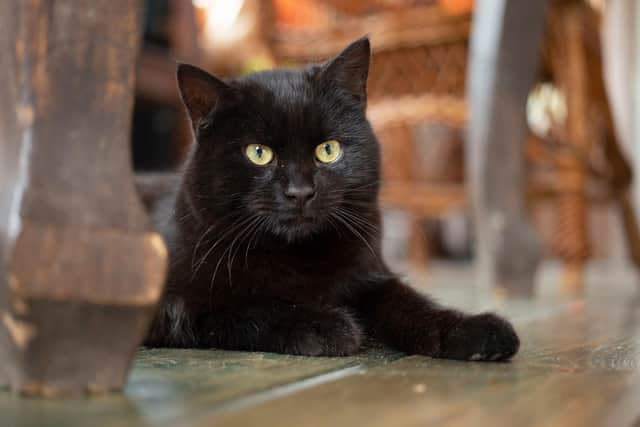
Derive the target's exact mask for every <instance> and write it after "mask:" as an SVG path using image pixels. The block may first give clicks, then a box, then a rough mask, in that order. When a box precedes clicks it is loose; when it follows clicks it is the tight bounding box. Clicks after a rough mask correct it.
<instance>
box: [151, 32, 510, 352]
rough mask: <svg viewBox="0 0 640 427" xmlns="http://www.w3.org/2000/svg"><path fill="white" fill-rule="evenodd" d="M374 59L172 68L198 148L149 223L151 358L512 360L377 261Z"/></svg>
mask: <svg viewBox="0 0 640 427" xmlns="http://www.w3.org/2000/svg"><path fill="white" fill-rule="evenodd" d="M369 57H370V46H369V40H368V39H366V38H363V39H360V40H357V41H355V42H354V43H352V44H351V45H349V46H348V47H347V48H346V49H345V50H344V51H343V52H342V53H340V54H339V55H338V56H337V57H335V58H334V59H332V60H331V61H329V62H327V63H324V64H320V65H311V66H308V67H306V68H303V69H300V70H287V69H276V70H271V71H264V72H259V73H254V74H250V75H247V76H245V77H242V78H238V79H233V80H229V81H228V82H226V83H224V82H222V81H220V80H218V79H217V78H215V77H213V76H211V75H209V74H207V73H206V72H204V71H202V70H200V69H198V68H196V67H193V66H190V65H180V66H179V67H178V84H179V87H180V93H181V95H182V99H183V101H184V104H185V105H186V108H187V111H188V113H189V116H190V118H191V122H192V124H193V130H194V133H195V137H196V140H197V144H195V147H194V148H193V150H192V152H191V154H190V157H189V158H188V160H187V162H186V165H185V169H184V173H183V174H182V177H181V179H180V182H179V184H178V186H177V187H176V190H175V191H174V192H172V193H171V194H169V195H168V197H166V198H165V199H164V200H163V201H161V202H159V203H158V204H157V206H156V211H155V213H154V217H155V220H156V223H157V225H158V226H159V227H160V228H161V230H162V231H163V234H164V235H165V237H166V239H167V242H168V245H169V249H170V254H171V265H170V271H169V278H168V283H167V288H166V292H165V296H164V300H163V303H162V306H161V308H160V310H159V312H158V315H157V317H156V319H155V321H154V324H153V326H152V328H151V331H150V333H149V336H148V339H147V342H146V344H147V345H149V346H169V347H203V348H209V347H217V348H224V349H233V350H258V351H270V352H278V353H290V354H304V355H316V356H317V355H327V356H329V355H349V354H353V353H355V352H357V351H358V349H359V348H360V345H361V342H362V340H363V337H364V336H371V337H372V338H375V339H377V340H379V341H382V342H383V343H385V344H387V345H389V346H392V347H395V348H397V349H399V350H402V351H404V352H407V353H417V354H424V355H428V356H432V357H442V358H451V359H461V360H506V359H509V358H510V357H512V356H513V355H514V354H515V353H516V352H517V351H518V347H519V340H518V337H517V335H516V334H515V332H514V330H513V328H512V327H511V325H510V324H509V323H508V322H507V321H505V320H503V319H501V318H500V317H497V316H495V315H493V314H480V315H475V316H471V315H466V314H463V313H460V312H458V311H454V310H451V309H447V308H443V307H441V306H438V305H437V304H435V303H434V302H432V301H430V300H429V299H427V298H426V297H424V296H422V295H420V294H419V293H418V292H416V291H414V290H412V289H411V288H410V287H408V286H406V285H405V284H403V283H401V282H400V280H398V278H396V276H394V275H393V274H392V273H391V272H390V271H389V269H388V268H387V266H386V265H385V263H384V261H383V260H382V258H381V251H380V212H379V208H378V186H379V182H380V181H379V180H380V153H379V147H378V142H377V141H376V137H375V135H374V134H373V132H372V130H371V126H370V125H369V123H368V122H367V119H366V118H365V107H366V82H367V74H368V69H369Z"/></svg>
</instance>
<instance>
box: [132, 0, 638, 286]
mask: <svg viewBox="0 0 640 427" xmlns="http://www.w3.org/2000/svg"><path fill="white" fill-rule="evenodd" d="M552 3H553V2H552ZM556 3H563V2H556ZM564 3H567V2H564ZM570 3H572V4H573V6H576V5H578V6H577V10H578V11H579V13H575V14H573V15H571V16H570V17H569V18H568V19H571V20H574V21H575V22H574V24H576V25H578V26H580V28H582V29H583V31H582V33H581V34H582V36H581V37H582V40H581V41H580V43H582V45H583V46H585V49H586V50H585V52H587V57H586V58H587V60H586V61H582V62H581V63H578V65H577V66H578V67H581V66H582V67H586V68H587V70H586V71H585V72H584V73H583V74H584V75H593V74H594V73H595V74H598V73H600V74H602V67H604V68H605V69H606V70H607V71H608V74H607V76H609V77H608V79H609V81H608V83H607V84H608V90H609V95H610V101H609V102H610V104H611V110H612V111H613V115H614V116H615V118H616V123H617V124H618V126H617V129H613V121H612V120H607V119H606V118H607V117H608V116H609V115H610V111H609V106H608V105H605V106H604V107H602V105H603V102H602V99H590V98H589V97H590V96H592V94H591V93H589V94H587V93H585V94H582V95H583V97H584V98H586V99H585V100H584V102H583V103H584V105H586V106H588V109H589V111H587V112H585V111H586V110H585V111H582V112H579V113H578V114H582V117H583V119H584V120H587V121H590V120H593V123H594V125H593V126H592V127H591V129H592V130H593V132H590V133H589V135H588V139H589V141H588V143H585V142H584V141H574V140H573V139H572V138H571V131H570V129H569V128H568V126H571V121H572V119H571V113H572V112H571V111H569V109H568V107H567V105H568V101H567V97H568V96H571V94H570V93H568V92H567V87H570V85H569V84H568V82H567V80H568V79H570V78H571V74H570V73H564V72H563V71H562V70H563V69H567V68H571V67H572V66H573V64H574V63H572V62H567V57H568V49H569V48H568V47H567V43H569V42H568V41H566V40H565V39H564V38H563V36H562V34H563V33H562V31H558V28H560V27H562V28H564V27H565V26H567V25H569V24H567V21H566V19H567V18H566V16H565V17H563V19H562V20H559V19H554V17H553V14H554V11H553V9H554V8H553V7H552V8H551V10H550V11H549V15H550V17H549V18H548V22H547V27H548V28H547V30H546V31H545V36H544V41H543V44H542V48H541V52H539V54H540V55H541V56H542V61H541V62H542V65H541V67H540V70H539V77H538V78H537V81H536V84H535V85H534V87H533V88H532V90H531V93H530V96H529V100H528V102H527V122H528V124H529V136H528V137H527V140H526V141H523V143H524V144H525V145H526V149H525V153H526V166H527V184H526V187H527V190H526V192H527V194H526V198H527V206H528V209H529V213H530V214H531V217H532V220H533V223H534V225H535V229H536V231H537V232H538V234H539V235H540V236H541V239H542V241H543V250H544V257H545V260H546V263H545V265H546V266H548V267H549V268H547V269H546V270H545V269H543V272H542V274H543V275H544V274H550V275H554V274H556V270H557V271H559V270H560V269H559V268H556V267H559V266H562V265H576V264H577V265H580V268H585V269H593V270H594V271H596V272H597V274H599V275H601V276H602V275H605V276H606V275H608V274H610V272H611V271H613V270H615V271H616V274H618V277H620V275H623V276H624V275H625V274H626V275H628V278H629V280H630V281H632V280H635V272H634V271H633V269H631V268H629V265H630V264H631V263H630V261H629V260H630V258H631V257H632V256H633V247H632V246H633V245H630V244H629V242H628V240H629V239H628V238H629V233H630V232H629V228H628V227H627V228H625V227H623V226H625V224H626V225H627V226H628V225H629V218H630V217H629V212H631V215H633V206H634V203H633V201H630V205H628V206H626V208H624V209H620V206H619V205H618V204H616V203H614V201H615V197H616V194H617V193H616V192H619V190H620V188H622V187H624V186H626V185H628V184H629V182H628V181H629V180H630V171H629V170H627V169H628V167H630V166H629V165H632V164H633V162H634V154H633V149H632V147H630V145H629V143H628V141H630V140H631V139H632V138H631V133H632V132H633V126H632V122H633V121H632V120H631V117H632V116H633V112H634V110H633V108H632V106H633V105H634V104H633V102H632V99H631V98H632V95H631V91H630V89H629V84H630V83H629V82H630V79H631V78H630V77H629V76H628V75H626V77H625V73H628V72H629V71H628V68H627V67H625V66H624V64H625V62H624V60H625V59H624V58H626V57H627V56H628V55H627V53H629V49H632V47H633V46H634V45H635V44H633V43H632V41H629V38H628V37H627V38H624V37H622V36H621V32H624V31H625V30H624V29H625V27H624V25H622V26H620V25H616V26H615V28H607V25H606V21H607V16H610V15H612V14H615V13H618V14H620V12H616V11H615V10H610V9H611V8H613V7H615V6H613V5H612V4H613V3H616V2H610V3H607V4H605V2H604V1H595V0H594V1H587V0H585V1H572V2H570ZM617 3H618V4H620V3H624V1H621V2H617ZM627 3H629V2H627ZM631 3H633V2H631ZM620 10H623V9H620ZM473 11H474V2H473V1H472V0H370V1H350V0H332V1H331V0H322V1H321V0H193V1H191V0H146V18H145V30H144V47H143V50H142V54H141V56H140V59H139V64H138V73H137V75H138V79H137V91H136V103H135V113H134V126H133V142H134V149H133V157H134V164H135V168H136V169H137V170H138V171H156V170H165V169H168V168H173V167H176V166H177V165H178V164H179V163H180V161H181V159H182V158H183V156H184V155H185V153H186V151H187V150H188V147H189V144H190V143H191V136H190V130H189V126H188V123H187V122H186V117H185V114H184V112H183V109H182V107H181V105H180V101H179V98H178V94H177V90H176V85H175V81H174V70H175V62H174V61H175V60H179V61H183V62H189V63H193V64H196V65H199V66H201V67H203V68H205V69H207V70H209V71H211V72H213V73H215V74H217V75H218V76H221V77H224V76H231V75H238V74H243V73H247V72H251V71H254V70H259V69H265V68H270V67H274V66H294V65H296V64H301V63H307V62H313V61H321V60H324V59H326V58H328V57H330V56H332V55H334V54H335V53H337V52H338V51H339V50H340V49H341V48H342V47H344V46H345V45H346V44H347V43H348V42H349V41H351V40H353V39H355V38H357V37H360V36H362V35H364V34H368V35H370V37H371V40H372V45H373V58H372V66H371V72H370V78H369V107H368V116H369V118H370V120H371V122H372V124H373V126H374V128H375V129H376V131H377V134H378V137H379V139H380V142H381V144H382V151H383V178H384V185H383V190H382V196H381V200H382V204H383V207H384V212H385V217H384V220H385V240H384V242H385V244H384V250H385V253H386V255H387V258H388V259H390V260H391V261H392V264H394V265H395V266H396V268H397V269H400V270H401V271H405V272H417V273H418V274H426V275H427V277H428V276H429V275H431V274H432V273H433V272H434V271H437V270H438V268H439V266H442V265H446V266H448V268H453V269H465V268H468V265H469V264H470V260H471V259H472V258H473V247H474V244H473V242H474V230H473V227H472V222H471V212H470V209H469V201H468V200H469V195H468V192H467V189H466V186H465V147H464V140H465V138H464V137H465V130H466V123H467V112H466V107H465V105H466V103H465V93H466V88H465V84H466V81H467V68H468V67H467V62H468V53H469V43H470V37H471V35H470V34H471V28H472V27H471V24H472V16H473ZM618 18H620V16H618ZM627 21H628V20H627ZM630 22H632V21H628V23H630ZM609 27H611V26H609ZM585 35H588V36H585ZM602 46H604V53H603V52H602ZM534 54H535V53H534ZM601 58H604V59H605V60H606V61H601ZM603 62H604V65H603ZM574 71H575V70H574ZM578 71H579V70H578ZM583 71H584V70H583ZM578 74H580V73H578ZM625 78H626V80H625ZM625 83H629V84H626V85H625ZM593 93H595V94H596V95H594V96H595V98H597V96H598V95H597V94H598V93H599V92H598V91H597V90H595V91H593ZM604 104H607V101H606V100H605V101H604ZM591 110H593V111H594V112H593V113H591ZM604 110H606V111H605V112H604V113H603V112H602V111H604ZM602 117H605V119H602ZM594 129H595V130H594ZM611 135H617V136H618V138H611V137H610V136H611ZM611 144H614V145H611ZM612 147H613V148H612ZM612 151H615V152H616V153H618V154H620V155H621V156H622V157H623V158H622V160H621V162H620V163H615V162H611V153H612ZM614 157H615V156H614ZM636 157H637V156H636ZM616 180H617V181H616ZM569 192H570V193H571V194H570V195H567V194H569ZM635 199H637V197H636V198H635ZM631 225H633V224H631ZM594 266H595V267H594ZM557 274H559V273H557ZM625 277H627V276H625Z"/></svg>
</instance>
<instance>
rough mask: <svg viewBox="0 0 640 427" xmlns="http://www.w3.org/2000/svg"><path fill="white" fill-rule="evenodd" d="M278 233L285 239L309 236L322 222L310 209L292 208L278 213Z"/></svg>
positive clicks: (290, 239) (293, 239) (292, 239)
mask: <svg viewBox="0 0 640 427" xmlns="http://www.w3.org/2000/svg"><path fill="white" fill-rule="evenodd" d="M277 222H278V224H279V225H280V227H278V228H279V230H278V232H279V234H283V235H284V236H285V237H286V238H287V240H289V241H295V240H300V239H303V238H305V237H307V236H310V235H312V234H314V233H315V232H317V231H318V229H319V228H321V227H320V226H319V224H320V223H321V222H322V220H321V218H320V215H319V214H318V213H317V212H314V211H313V210H311V209H292V210H290V211H287V212H286V213H282V214H281V215H278V221H277Z"/></svg>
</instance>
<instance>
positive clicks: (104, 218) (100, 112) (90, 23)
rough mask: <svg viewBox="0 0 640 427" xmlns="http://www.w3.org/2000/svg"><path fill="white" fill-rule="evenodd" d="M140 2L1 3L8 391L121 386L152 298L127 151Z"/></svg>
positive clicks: (154, 261) (0, 273)
mask: <svg viewBox="0 0 640 427" xmlns="http://www.w3.org/2000/svg"><path fill="white" fill-rule="evenodd" d="M139 4H140V3H139V2H132V1H129V0H81V1H78V0H56V1H53V0H28V1H27V0H4V1H2V2H0V52H2V54H0V70H1V71H0V72H1V73H2V78H1V79H0V184H1V186H0V383H2V384H8V385H10V387H11V388H12V390H14V391H16V392H21V393H26V394H29V395H44V396H52V395H63V394H80V393H85V392H100V391H104V390H110V389H116V388H119V387H121V386H122V385H123V383H124V381H125V379H126V373H127V370H128V367H129V365H130V362H131V359H132V357H133V354H134V351H135V348H136V346H137V345H138V344H139V342H141V340H142V339H143V336H144V334H145V333H146V330H147V327H148V324H149V322H150V320H151V315H152V310H153V307H154V304H155V303H156V302H157V300H158V298H159V296H160V294H161V288H162V282H163V280H164V274H165V268H166V266H165V263H166V250H165V248H164V244H163V242H162V240H161V239H160V237H159V236H158V235H157V234H155V233H153V232H151V231H150V229H149V224H148V220H147V217H146V215H145V213H144V210H143V208H142V206H141V203H140V201H139V200H138V197H137V195H136V193H135V190H134V186H133V176H132V170H131V159H130V157H131V155H130V147H129V131H130V114H131V106H132V93H133V70H134V64H135V58H136V54H137V51H138V44H139V34H140V31H139V24H140V22H141V10H140V8H139Z"/></svg>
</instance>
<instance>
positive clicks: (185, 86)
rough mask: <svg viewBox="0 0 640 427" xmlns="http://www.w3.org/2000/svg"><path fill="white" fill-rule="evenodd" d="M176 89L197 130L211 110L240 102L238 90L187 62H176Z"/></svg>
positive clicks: (219, 109)
mask: <svg viewBox="0 0 640 427" xmlns="http://www.w3.org/2000/svg"><path fill="white" fill-rule="evenodd" d="M176 74H177V80H178V89H179V90H180V96H181V97H182V102H183V103H184V105H185V107H186V108H187V112H188V113H189V118H190V119H191V124H192V125H193V129H194V130H195V131H196V132H197V131H198V129H200V128H201V127H202V126H203V125H206V120H207V119H208V118H210V117H211V113H212V112H216V111H221V110H224V109H226V108H230V107H232V106H234V105H236V104H237V103H239V102H240V98H241V96H240V92H239V91H238V90H237V89H236V88H233V87H231V86H229V85H228V84H226V83H224V82H223V81H222V80H220V79H218V78H217V77H214V76H212V75H211V74H209V73H207V72H206V71H204V70H202V69H200V68H198V67H195V66H193V65H189V64H178V70H177V73H176Z"/></svg>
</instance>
